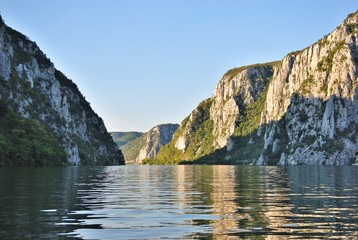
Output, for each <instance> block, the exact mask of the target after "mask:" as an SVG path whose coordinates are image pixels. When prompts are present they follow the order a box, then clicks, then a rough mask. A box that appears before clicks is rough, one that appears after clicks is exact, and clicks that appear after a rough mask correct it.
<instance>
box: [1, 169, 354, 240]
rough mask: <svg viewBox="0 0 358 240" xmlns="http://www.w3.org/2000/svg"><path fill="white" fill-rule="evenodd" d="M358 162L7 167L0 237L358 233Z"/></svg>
mask: <svg viewBox="0 0 358 240" xmlns="http://www.w3.org/2000/svg"><path fill="white" fill-rule="evenodd" d="M357 209H358V167H356V166H342V167H328V166H293V167H257V166H116V167H69V168H40V169H34V168H20V169H6V168H5V169H0V239H309V238H311V239H312V238H313V239H328V238H332V239H346V238H353V239H355V238H358V212H357V211H358V210H357Z"/></svg>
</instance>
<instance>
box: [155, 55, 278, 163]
mask: <svg viewBox="0 0 358 240" xmlns="http://www.w3.org/2000/svg"><path fill="white" fill-rule="evenodd" d="M276 64H277V63H276V62H272V63H266V64H256V65H251V66H245V67H240V68H234V69H231V70H229V71H228V72H227V73H226V74H225V75H224V76H223V77H222V79H221V80H220V81H219V83H218V84H217V86H216V88H215V91H214V94H213V96H212V97H211V98H209V99H207V100H205V101H203V102H202V103H200V104H199V106H198V107H197V108H196V109H195V110H194V111H193V112H191V114H190V115H189V117H187V118H186V119H185V120H184V121H183V122H182V123H181V125H180V127H179V128H178V130H177V131H176V132H175V134H174V137H173V140H172V141H171V142H170V143H169V144H168V145H167V146H164V147H163V148H162V150H161V151H160V152H159V153H158V156H157V159H156V160H157V161H158V163H178V162H180V161H182V160H194V159H199V158H202V157H204V156H207V155H210V154H212V153H213V152H215V151H216V150H218V149H221V148H223V147H225V146H226V145H227V144H228V140H229V139H230V136H232V135H234V134H235V132H236V131H237V128H238V126H239V124H240V122H242V119H243V118H244V117H246V115H247V114H246V111H247V108H248V107H249V106H253V105H254V103H255V102H257V100H258V99H259V98H260V94H261V92H265V89H267V86H268V83H269V82H270V80H271V78H272V76H273V68H274V66H275V65H276ZM258 123H259V122H257V124H258Z"/></svg>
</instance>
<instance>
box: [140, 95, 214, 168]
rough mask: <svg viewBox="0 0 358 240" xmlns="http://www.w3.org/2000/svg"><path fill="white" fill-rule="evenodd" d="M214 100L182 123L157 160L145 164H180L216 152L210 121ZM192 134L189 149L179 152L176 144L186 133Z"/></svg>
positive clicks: (148, 160) (195, 111)
mask: <svg viewBox="0 0 358 240" xmlns="http://www.w3.org/2000/svg"><path fill="white" fill-rule="evenodd" d="M211 104H212V99H207V100H205V101H203V102H201V103H200V104H199V106H198V107H197V108H196V109H195V110H194V111H193V112H192V114H191V117H190V119H189V117H188V118H186V119H184V120H183V122H182V123H181V127H179V128H178V129H177V131H176V132H175V133H174V136H173V139H172V141H171V142H170V143H169V144H167V145H165V146H163V147H162V148H161V149H160V151H159V153H158V155H157V157H156V159H154V160H150V159H147V160H146V161H143V163H144V164H178V163H180V162H181V161H183V160H195V159H198V158H200V157H202V156H205V155H207V154H209V153H211V152H213V151H214V147H213V146H212V143H213V134H212V132H213V121H212V120H211V119H210V107H211ZM187 130H188V131H189V132H190V133H191V134H190V136H189V137H188V139H187V141H188V144H187V145H188V147H187V149H186V150H185V152H184V151H182V150H178V149H177V148H176V147H175V143H176V141H177V140H178V138H179V136H181V135H182V134H183V133H184V132H185V131H187Z"/></svg>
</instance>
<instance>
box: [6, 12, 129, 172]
mask: <svg viewBox="0 0 358 240" xmlns="http://www.w3.org/2000/svg"><path fill="white" fill-rule="evenodd" d="M0 83H1V88H0V100H2V101H4V102H6V103H7V104H8V105H9V106H10V107H11V108H12V109H13V110H14V111H15V112H16V113H18V114H20V115H21V116H22V117H25V118H34V119H38V120H40V121H41V122H42V123H43V124H44V125H45V126H46V127H47V128H48V129H49V130H50V132H51V133H52V134H53V135H54V136H55V137H56V138H57V139H58V141H59V142H60V144H61V145H62V146H63V149H64V150H65V152H66V153H67V157H68V161H69V162H70V163H72V164H76V165H78V164H99V165H112V164H123V163H124V159H123V155H122V154H121V152H120V151H118V149H117V148H116V145H115V144H114V142H113V140H112V138H111V136H110V135H109V134H108V132H107V130H106V127H105V126H104V123H103V121H102V119H101V118H100V117H99V116H98V115H97V114H96V113H95V112H94V111H93V110H92V108H91V106H90V104H89V103H88V102H87V101H86V99H85V98H84V96H83V95H82V94H81V92H80V91H79V90H78V88H77V86H76V84H75V83H73V82H72V81H71V80H69V79H68V78H67V77H66V76H65V75H63V74H62V73H61V72H60V71H59V70H57V69H56V68H55V67H54V65H53V63H52V62H51V61H50V60H49V59H48V58H47V57H46V55H45V54H44V53H43V52H42V51H41V50H40V49H39V47H38V46H37V44H36V43H35V42H32V41H30V40H29V39H28V38H27V37H26V36H24V35H23V34H21V33H19V32H17V31H15V30H13V29H11V28H10V27H8V26H6V25H5V24H4V22H3V21H2V19H1V17H0Z"/></svg>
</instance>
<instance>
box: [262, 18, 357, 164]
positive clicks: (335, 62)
mask: <svg viewBox="0 0 358 240" xmlns="http://www.w3.org/2000/svg"><path fill="white" fill-rule="evenodd" d="M357 25H358V14H357V13H355V14H352V15H350V16H349V17H348V18H347V19H346V20H345V21H344V23H343V24H341V25H340V26H339V27H337V28H336V29H335V30H334V31H333V32H332V33H331V34H329V35H327V36H325V37H324V38H322V39H321V40H319V41H318V42H316V43H315V44H313V45H311V46H310V47H307V48H305V49H304V50H302V51H299V52H296V53H292V54H289V55H287V56H286V57H285V58H284V59H283V61H282V63H281V65H280V66H279V67H278V68H277V70H276V71H275V73H274V77H273V80H272V82H271V83H270V85H269V89H268V93H267V97H266V104H265V109H264V111H263V113H262V122H261V125H265V126H266V127H265V130H264V132H265V133H264V141H265V144H264V151H263V154H262V155H261V157H260V159H259V160H258V161H257V162H256V163H257V164H267V163H268V162H269V161H270V159H269V155H270V154H272V153H277V154H276V155H279V156H280V158H279V161H278V162H277V163H278V164H281V165H284V164H328V165H336V164H339V165H341V164H349V163H353V162H355V153H356V152H357V150H358V144H357V136H358V118H357V116H358V115H357V113H358V102H357V92H358V90H357V86H358V78H357V74H358V71H357V66H358V65H357V64H358V46H357V37H358V34H357V33H358V26H357ZM272 136H273V137H272ZM267 153H270V154H267Z"/></svg>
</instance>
